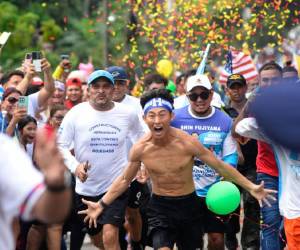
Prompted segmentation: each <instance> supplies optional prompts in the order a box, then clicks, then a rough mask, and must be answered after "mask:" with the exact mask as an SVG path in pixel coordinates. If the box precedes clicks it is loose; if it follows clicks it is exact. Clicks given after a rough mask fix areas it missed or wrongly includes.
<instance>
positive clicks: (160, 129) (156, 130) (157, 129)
mask: <svg viewBox="0 0 300 250" xmlns="http://www.w3.org/2000/svg"><path fill="white" fill-rule="evenodd" d="M162 131H163V127H154V132H156V133H160V132H162Z"/></svg>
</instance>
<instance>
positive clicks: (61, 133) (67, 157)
mask: <svg viewBox="0 0 300 250" xmlns="http://www.w3.org/2000/svg"><path fill="white" fill-rule="evenodd" d="M74 137H75V128H74V122H73V119H72V112H71V111H69V113H67V114H66V116H65V118H64V119H63V121H62V123H61V125H60V127H59V129H58V138H57V144H58V147H59V149H60V151H61V153H62V155H63V158H64V161H65V165H66V166H67V167H68V169H69V170H70V171H71V172H72V173H75V170H76V168H77V166H78V165H79V162H78V161H77V160H76V158H75V157H74V156H73V155H72V154H71V152H70V148H71V145H72V144H73V141H74Z"/></svg>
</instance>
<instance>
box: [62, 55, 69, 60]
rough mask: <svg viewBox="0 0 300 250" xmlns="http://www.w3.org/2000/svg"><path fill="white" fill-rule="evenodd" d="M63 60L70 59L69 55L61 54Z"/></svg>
mask: <svg viewBox="0 0 300 250" xmlns="http://www.w3.org/2000/svg"><path fill="white" fill-rule="evenodd" d="M60 58H61V60H69V58H70V57H69V55H60Z"/></svg>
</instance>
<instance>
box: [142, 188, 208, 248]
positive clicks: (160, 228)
mask: <svg viewBox="0 0 300 250" xmlns="http://www.w3.org/2000/svg"><path fill="white" fill-rule="evenodd" d="M201 206H202V204H201V202H200V201H199V198H198V197H197V195H196V193H191V194H188V195H184V196H177V197H170V196H159V195H155V194H153V195H152V197H151V199H150V202H149V205H148V209H147V215H148V226H149V230H148V233H149V237H150V239H151V241H152V245H153V248H154V249H159V248H162V247H169V248H171V249H173V246H174V244H175V243H176V245H177V247H178V249H180V250H195V249H197V248H198V247H199V246H200V244H201V235H202V214H201V211H203V209H202V208H201Z"/></svg>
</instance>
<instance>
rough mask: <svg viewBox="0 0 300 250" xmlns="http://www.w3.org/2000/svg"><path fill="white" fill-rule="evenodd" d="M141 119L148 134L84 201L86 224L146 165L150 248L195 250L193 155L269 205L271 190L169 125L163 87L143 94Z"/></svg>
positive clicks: (197, 213)
mask: <svg viewBox="0 0 300 250" xmlns="http://www.w3.org/2000/svg"><path fill="white" fill-rule="evenodd" d="M141 105H142V107H143V110H144V120H145V122H146V123H147V125H148V127H149V129H150V132H149V133H147V134H146V135H145V136H144V137H143V138H141V139H140V140H139V141H138V142H137V143H136V144H135V145H133V147H132V149H131V152H130V156H129V163H128V165H127V167H126V169H125V171H124V172H123V174H122V175H121V176H119V177H118V178H117V179H116V180H115V181H114V182H113V184H112V185H111V187H110V188H109V190H108V192H107V193H106V194H105V195H104V196H103V198H102V199H101V200H100V201H99V202H91V201H85V200H83V203H85V204H86V205H87V209H86V210H83V211H80V212H79V213H80V214H86V217H85V222H88V223H89V226H90V227H92V226H95V227H96V226H97V218H98V217H99V216H100V214H101V213H102V211H103V210H104V209H105V208H106V207H107V206H108V205H109V204H111V203H112V202H113V201H114V200H115V199H116V198H117V197H118V196H119V195H121V194H122V193H123V192H124V191H125V190H127V188H128V186H129V185H130V183H131V181H132V180H133V179H134V178H135V176H136V174H137V172H138V170H139V169H140V166H141V162H142V163H144V165H145V167H146V169H147V171H148V173H149V176H150V178H151V180H152V192H153V194H152V197H151V200H150V203H149V206H148V221H149V233H150V236H151V240H152V244H153V247H154V249H161V250H168V249H173V245H174V244H175V243H176V244H177V247H178V248H179V249H186V250H194V249H196V248H197V247H199V238H200V237H199V235H200V233H201V208H200V206H201V205H200V204H199V202H198V199H197V195H196V193H195V187H194V182H193V176H192V169H193V164H194V157H198V158H199V159H201V160H202V161H203V162H205V163H206V164H207V165H209V166H212V167H213V168H215V169H216V171H218V172H219V173H220V175H222V176H223V177H225V179H226V180H230V181H234V182H235V183H237V184H238V185H240V186H241V187H243V188H245V189H246V190H248V191H249V192H250V193H251V194H252V195H253V196H254V197H255V198H256V199H257V200H258V201H259V202H260V203H261V202H262V201H264V202H266V203H268V201H267V198H271V199H272V198H273V197H272V195H271V193H273V192H274V191H272V190H268V189H264V187H263V183H261V184H260V185H255V184H253V183H252V182H250V181H249V180H248V179H246V178H245V177H243V176H242V175H241V174H240V173H239V172H238V171H237V170H235V169H234V168H232V167H231V166H230V165H228V164H226V163H224V162H222V161H221V160H218V159H217V158H216V157H215V156H214V155H213V153H212V152H210V151H209V150H208V149H206V148H205V147H204V146H203V145H202V144H200V142H199V141H198V140H197V138H195V137H193V136H190V135H188V134H187V133H185V132H183V131H181V130H179V129H176V128H173V127H171V126H170V121H171V120H172V118H173V112H172V110H173V97H172V96H171V95H170V93H169V92H168V91H167V90H164V89H160V90H154V91H150V92H147V93H146V94H144V95H143V96H142V98H141Z"/></svg>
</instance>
